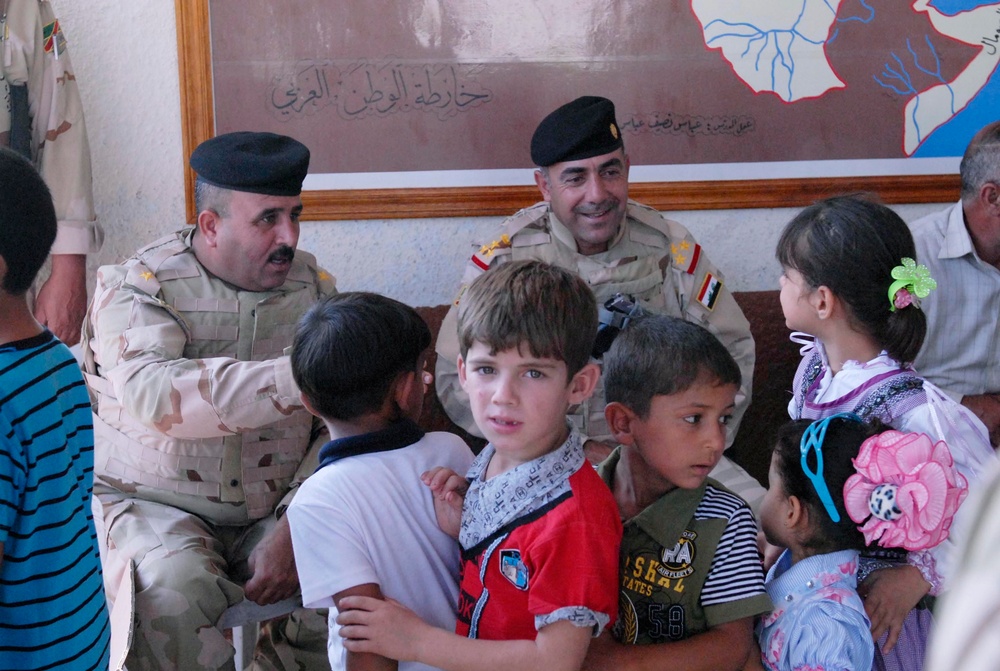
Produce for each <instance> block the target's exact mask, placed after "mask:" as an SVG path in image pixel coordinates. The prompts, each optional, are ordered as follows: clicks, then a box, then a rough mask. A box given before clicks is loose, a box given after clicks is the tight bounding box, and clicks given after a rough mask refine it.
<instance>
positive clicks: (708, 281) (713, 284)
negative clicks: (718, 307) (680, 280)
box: [698, 273, 722, 310]
mask: <svg viewBox="0 0 1000 671" xmlns="http://www.w3.org/2000/svg"><path fill="white" fill-rule="evenodd" d="M721 293H722V280H720V279H719V278H718V277H716V276H715V275H713V274H712V273H705V281H704V282H702V283H701V289H700V290H699V291H698V302H699V303H701V304H702V305H704V306H705V307H706V308H707V309H709V310H713V309H715V302H716V301H717V300H719V294H721Z"/></svg>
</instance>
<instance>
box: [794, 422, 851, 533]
mask: <svg viewBox="0 0 1000 671" xmlns="http://www.w3.org/2000/svg"><path fill="white" fill-rule="evenodd" d="M834 419H846V420H850V421H852V422H858V423H859V424H860V423H861V418H860V417H858V416H857V415H855V414H854V413H853V412H839V413H837V414H836V415H830V416H829V417H824V418H823V419H820V420H818V421H815V422H813V423H812V424H810V425H809V426H808V427H806V431H805V433H803V434H802V441H801V442H800V443H799V451H800V453H801V454H802V459H801V460H800V462H799V463H800V464H802V472H803V473H805V474H806V477H807V478H809V482H811V483H812V485H813V489H815V490H816V494H817V495H818V496H819V500H820V502H821V503H822V504H823V507H824V508H826V512H827V514H828V515H829V516H830V519H831V520H833V521H834V522H839V521H840V513H839V512H837V506H836V505H835V504H834V503H833V497H832V496H830V488H829V487H827V486H826V480H825V479H824V478H823V439H824V438H826V429H827V427H829V426H830V422H831V421H832V420H834ZM810 450H812V451H813V452H815V453H816V470H815V471H810V470H809V464H808V461H809V460H808V458H807V457H808V456H809V451H810Z"/></svg>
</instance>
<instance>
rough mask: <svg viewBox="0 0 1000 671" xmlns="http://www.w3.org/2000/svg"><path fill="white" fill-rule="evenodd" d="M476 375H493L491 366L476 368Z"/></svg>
mask: <svg viewBox="0 0 1000 671" xmlns="http://www.w3.org/2000/svg"><path fill="white" fill-rule="evenodd" d="M476 373H477V374H479V375H493V366H479V367H478V368H476Z"/></svg>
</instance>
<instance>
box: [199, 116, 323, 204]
mask: <svg viewBox="0 0 1000 671" xmlns="http://www.w3.org/2000/svg"><path fill="white" fill-rule="evenodd" d="M191 169H192V170H194V171H195V172H196V173H198V176H199V177H201V178H202V179H203V180H205V181H206V182H208V183H209V184H212V185H214V186H218V187H221V188H223V189H232V190H233V191H248V192H250V193H262V194H265V195H268V196H297V195H299V194H300V193H301V192H302V180H304V179H305V178H306V172H307V171H308V170H309V149H308V147H306V146H305V145H304V144H302V143H301V142H299V141H298V140H294V139H292V138H290V137H287V136H285V135H275V134H274V133H252V132H249V131H241V132H238V133H226V134H224V135H217V136H216V137H213V138H212V139H210V140H205V141H204V142H202V143H201V144H200V145H198V146H197V148H195V150H194V151H193V152H191Z"/></svg>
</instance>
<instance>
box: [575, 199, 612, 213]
mask: <svg viewBox="0 0 1000 671" xmlns="http://www.w3.org/2000/svg"><path fill="white" fill-rule="evenodd" d="M616 207H618V199H617V198H606V199H604V200H602V201H601V202H599V203H587V204H584V205H579V206H577V207H575V208H573V210H574V211H575V212H576V213H577V214H583V215H592V214H600V213H603V212H608V211H610V210H613V209H615V208H616Z"/></svg>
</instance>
